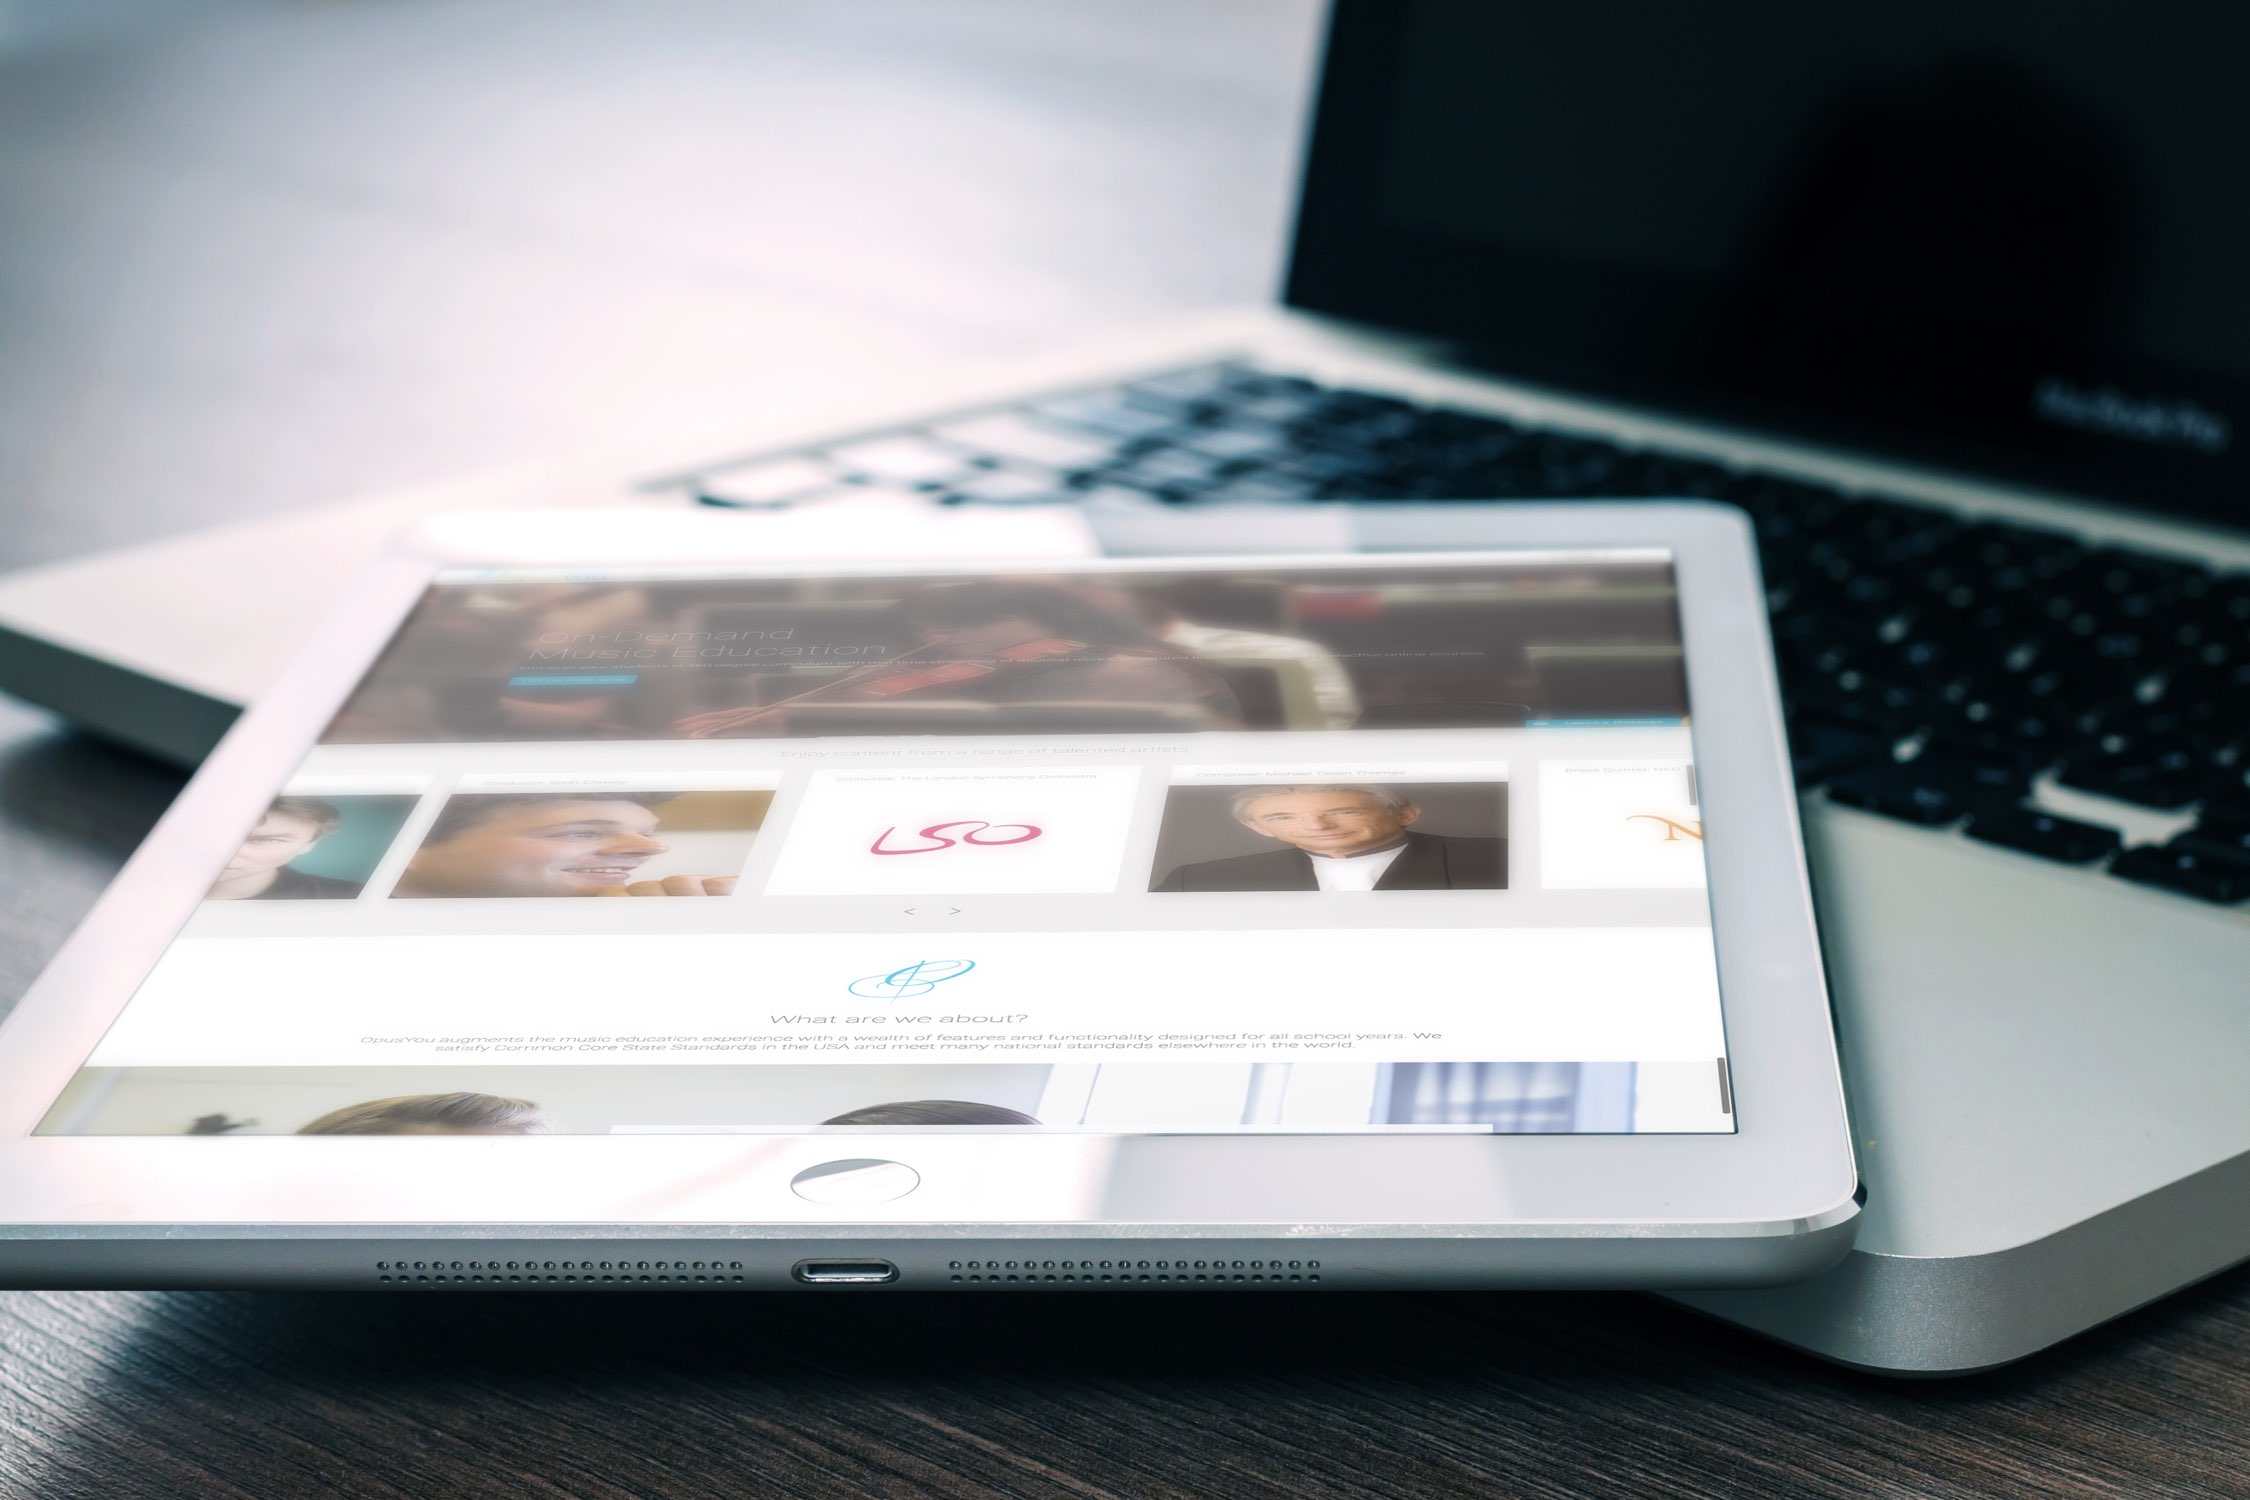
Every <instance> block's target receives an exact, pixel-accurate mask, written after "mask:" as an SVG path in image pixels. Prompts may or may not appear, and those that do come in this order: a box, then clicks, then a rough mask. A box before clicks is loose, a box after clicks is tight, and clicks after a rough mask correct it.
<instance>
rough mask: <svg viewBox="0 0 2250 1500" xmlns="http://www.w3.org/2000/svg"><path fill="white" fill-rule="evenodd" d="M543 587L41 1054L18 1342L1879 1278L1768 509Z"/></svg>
mask: <svg viewBox="0 0 2250 1500" xmlns="http://www.w3.org/2000/svg"><path fill="white" fill-rule="evenodd" d="M1455 514H1459V513H1458V512H1455ZM504 525H505V527H506V528H508V530H507V531H506V533H505V535H506V536H507V537H508V538H511V539H512V544H508V545H503V546H502V547H501V548H500V550H499V551H498V552H497V553H496V552H495V551H494V549H493V547H492V546H491V545H490V542H491V538H490V535H489V534H487V535H486V537H485V544H484V545H482V546H481V547H470V546H466V545H461V544H459V542H458V540H457V538H458V535H459V533H458V532H457V533H455V534H454V535H455V537H456V540H455V541H453V542H446V541H442V540H441V541H438V542H434V543H433V542H432V541H430V540H429V539H428V538H424V539H422V540H420V541H417V542H415V543H411V544H407V545H402V547H401V548H400V549H399V550H398V551H396V552H395V553H394V555H392V556H391V557H390V558H389V559H388V560H387V561H385V562H384V563H383V564H382V565H381V566H379V567H378V568H377V569H375V570H374V571H373V573H372V574H371V575H370V576H369V577H368V578H367V579H366V580H365V582H364V584H363V586H362V587H361V588H360V589H359V590H358V592H357V593H356V594H355V595H353V596H352V597H351V598H350V599H348V600H346V601H344V602H343V604H342V607H341V608H340V610H339V612H338V614H337V615H336V616H335V618H334V619H332V620H331V621H330V622H329V623H328V624H327V625H326V626H325V627H324V628H323V629H321V630H320V631H319V632H318V634H317V635H315V636H314V637H313V638H312V639H310V640H309V641H308V642H307V644H306V648H305V651H304V654H303V656H302V658H301V659H300V660H299V662H298V663H297V665H296V666H295V667H294V669H293V670H292V671H291V672H290V673H289V675H288V676H287V677H286V678H285V679H284V680H283V681H282V682H281V683H280V684H279V686H278V687H277V688H276V689H275V690H274V692H273V693H272V694H271V695H269V697H268V698H267V699H266V700H265V701H263V702H261V703H260V704H259V705H258V706H257V707H256V708H255V709H253V710H252V711H251V712H250V713H249V714H248V715H246V716H245V718H244V719H243V720H242V722H241V723H240V724H239V725H238V726H237V728H236V729H235V730H234V732H233V733H232V734H231V735H230V736H229V737H228V738H227V740H226V741H225V742H224V743H223V744H222V745H221V746H220V748H219V749H218V750H217V751H216V752H215V753H214V755H213V757H212V758H211V760H210V762H209V763H208V764H207V765H206V766H205V767H204V768H203V770H202V771H201V772H200V773H199V774H198V775H197V776H196V778H195V779H194V780H193V782H192V783H190V785H189V786H188V788H187V790H186V791H185V792H184V793H183V795H182V796H181V798H180V800H179V802H178V804H177V805H176V806H175V807H174V809H173V810H172V811H171V812H170V813H169V814H168V815H167V816H166V817H165V818H164V820H163V821H162V823H161V824H160V825H159V826H158V827H157V829H156V830H155V832H154V833H153V834H152V835H151V836H150V838H149V840H148V842H147V844H146V845H145V846H144V847H143V848H142V849H141V850H140V852H139V853H138V854H137V855H135V857H134V858H133V860H132V861H131V862H130V864H129V865H128V866H127V868H126V869H125V871H124V872H123V873H122V874H121V875H120V877H119V878H118V880H117V882H116V884H115V885H114V887H113V888H112V889H111V891H110V892H109V893H108V894H107V895H106V896H105V897H104V899H103V900H102V902H101V903H100V905H99V906H98V907H97V909H96V910H95V912H94V913H93V915H92V916H91V917H90V918H89V919H88V921H87V922H86V924H85V926H84V928H83V929H82V930H81V931H80V932H79V933H78V934H77V936H76V937H75V938H74V939H73V940H72V942H71V943H70V944H69V945H68V947H67V948H66V949H65V951H64V952H63V953H62V955H61V956H60V957H59V958H58V959H57V960H56V962H55V963H54V964H53V966H52V967H51V969H50V970H49V972H48V973H47V975H46V976H45V977H44V978H43V979H42V981H41V982H40V983H39V985H38V986H37V987H36V988H35V989H34V991H33V993H32V994H30V995H29V996H28V997H27V998H26V999H25V1000H24V1002H23V1003H22V1005H21V1006H20V1007H19V1008H18V1011H17V1013H16V1014H15V1015H14V1016H13V1018H12V1019H11V1020H10V1021H9V1023H8V1024H7V1026H6V1027H5V1029H4V1030H0V1281H4V1282H6V1283H7V1284H12V1285H72V1286H220V1285H304V1286H355V1287H384V1286H388V1287H396V1288H436V1287H475V1286H485V1287H532V1286H537V1287H560V1286H575V1287H605V1286H618V1287H623V1286H634V1287H641V1286H648V1287H656V1286H664V1287H689V1288H693V1287H726V1288H741V1289H746V1290H747V1289H755V1288H785V1287H806V1286H831V1287H842V1286H849V1287H859V1288H892V1289H913V1288H923V1289H940V1290H944V1289H961V1290H967V1289H987V1288H1008V1287H1018V1288H1021V1287H1032V1286H1038V1287H1062V1286H1071V1287H1090V1288H1101V1287H1113V1288H1125V1287H1134V1288H1150V1287H1174V1288H1194V1287H1262V1288H1308V1289H1309V1288H1316V1287H1318V1288H1338V1287H1378V1286H1380V1287H1416V1286H1426V1287H1471V1286H1527V1285H1584V1286H1659V1285H1666V1286H1685V1285H1721V1284H1755V1283H1765V1282H1773V1281H1779V1280H1786V1279H1789V1278H1793V1277H1798V1276H1803V1275H1808V1274H1811V1273H1813V1272H1815V1271H1817V1270H1819V1269H1822V1268H1823V1267H1825V1266H1826V1265H1828V1264H1830V1263H1832V1262H1833V1261H1834V1260H1836V1259H1837V1258H1838V1257H1839V1256H1840V1255H1842V1253H1843V1252H1844V1251H1845V1249H1846V1248H1847V1247H1848V1241H1849V1237H1850V1233H1851V1230H1852V1227H1853V1221H1854V1219H1855V1215H1856V1212H1857V1208H1856V1204H1855V1197H1854V1195H1855V1192H1856V1188H1857V1179H1856V1173H1855V1170H1854V1166H1853V1160H1852V1152H1851V1145H1850V1140H1849V1136H1848V1132H1847V1129H1846V1125H1845V1118H1844V1106H1843V1099H1842V1093H1841V1089H1840V1086H1839V1082H1838V1075H1837V1063H1836V1055H1835V1050H1834V1044H1833V1040H1832V1036H1831V1032H1830V1027H1829V1019H1828V1009H1827V1000H1826V994H1825V991H1824V988H1823V983H1822V977H1821V968H1820V962H1819V957H1818V950H1817V946H1816V941H1815V932H1814V927H1813V917H1812V910H1811V905H1810V901H1809V899H1808V893H1807V889H1806V881H1805V875H1804V866H1803V860H1802V856H1801V852H1800V849H1799V843H1798V830H1797V819H1796V810H1795V805H1794V802H1793V798H1792V792H1791V782H1790V778H1789V775H1788V772H1787V758H1786V755H1785V752H1784V745H1783V739H1782V732H1781V726H1780V718H1779V708H1778V700H1777V697H1776V691H1775V687H1774V679H1773V674H1772V670H1771V666H1770V649H1769V644H1768V640H1767V637H1766V628H1765V616H1764V611H1763V609H1762V598H1761V592H1760V586H1759V582H1758V577H1757V571H1756V565H1755V562H1754V559H1753V556H1752V552H1751V547H1750V537H1749V532H1748V529H1747V527H1746V526H1745V525H1744V524H1743V522H1742V521H1741V519H1740V518H1739V517H1738V516H1737V515H1736V514H1735V513H1734V512H1732V511H1728V510H1725V509H1721V508H1717V507H1707V506H1698V505H1674V504H1639V505H1574V506H1522V507H1501V508H1490V509H1487V510H1485V511H1483V512H1481V519H1480V522H1479V530H1478V533H1477V534H1478V536H1479V537H1480V538H1481V544H1480V547H1479V550H1476V551H1398V552H1386V553H1380V554H1359V555H1301V554H1298V555H1292V554H1273V555H1241V556H1192V557H1171V558H1136V559H1125V560H1119V559H1096V558H1088V557H1014V558H997V559H983V560H975V561H971V560H965V559H947V558H932V557H929V556H923V557H920V558H919V559H917V560H912V561H896V560H871V559H865V558H860V559H844V560H834V561H828V562H821V563H811V562H797V563H787V564H785V563H780V562H776V561H774V560H772V558H771V557H770V555H769V556H767V557H765V558H763V559H761V558H760V557H759V556H758V555H757V553H756V551H755V550H754V549H756V548H757V547H758V546H759V534H758V530H757V528H754V527H744V526H742V525H741V523H740V521H739V520H738V519H737V518H731V517H713V518H708V521H707V522H706V523H702V524H701V525H700V527H699V529H696V530H693V531H682V532H677V533H672V532H667V533H664V534H662V535H661V536H660V537H655V538H654V539H652V534H651V533H649V531H648V522H647V518H645V517H635V518H632V519H631V520H630V521H629V522H620V523H618V526H619V527H620V528H622V527H624V526H626V525H629V526H630V527H632V528H634V531H635V532H636V533H638V535H637V537H636V539H635V540H634V541H633V542H631V543H630V544H628V543H626V542H622V541H620V540H619V539H618V537H619V535H622V534H624V533H623V532H622V531H618V532H616V533H615V534H613V533H612V531H611V530H610V529H605V528H604V527H603V526H602V525H601V523H600V522H599V520H598V519H589V518H588V517H587V516H585V515H583V514H580V515H577V516H573V517H569V518H559V517H558V518H553V519H546V518H539V517H526V516H521V515H519V516H516V517H514V518H511V519H510V520H508V521H507V522H505V523H504ZM1407 530H1408V531H1409V532H1411V530H1412V528H1411V527H1408V528H1407ZM438 535H439V536H440V537H443V536H444V535H445V533H443V532H442V531H441V532H440V533H438ZM863 540H864V541H865V544H866V545H867V546H869V547H870V548H876V547H880V546H882V545H883V538H882V537H880V536H876V537H869V538H865V539H863ZM480 551H481V554H482V555H478V554H479V553H480ZM495 557H498V559H499V560H497V561H496V560H495Z"/></svg>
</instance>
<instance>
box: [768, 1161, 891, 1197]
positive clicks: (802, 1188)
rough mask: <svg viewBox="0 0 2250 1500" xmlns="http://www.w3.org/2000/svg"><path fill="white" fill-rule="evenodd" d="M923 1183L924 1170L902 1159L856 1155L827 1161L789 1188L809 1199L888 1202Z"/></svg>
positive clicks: (805, 1172) (791, 1182) (801, 1175)
mask: <svg viewBox="0 0 2250 1500" xmlns="http://www.w3.org/2000/svg"><path fill="white" fill-rule="evenodd" d="M921 1185H922V1174H921V1173H919V1172H917V1171H915V1170H914V1169H913V1168H912V1167H910V1166H908V1165H906V1163H904V1162H899V1161H879V1160H877V1159H876V1158H874V1157H872V1156H855V1157H852V1158H850V1159H849V1160H847V1161H824V1162H822V1163H821V1164H820V1165H819V1166H817V1167H807V1168H805V1170H803V1171H802V1172H799V1173H798V1174H797V1175H796V1176H794V1177H792V1178H790V1179H789V1190H790V1191H791V1192H793V1193H795V1194H796V1195H797V1196H798V1197H800V1198H802V1199H804V1200H805V1201H806V1202H808V1203H832V1204H853V1203H888V1202H890V1201H891V1200H892V1199H893V1198H903V1197H905V1196H906V1195H907V1194H908V1193H911V1192H913V1191H914V1190H915V1189H916V1188H918V1187H920V1186H921Z"/></svg>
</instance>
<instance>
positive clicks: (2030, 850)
mask: <svg viewBox="0 0 2250 1500" xmlns="http://www.w3.org/2000/svg"><path fill="white" fill-rule="evenodd" d="M1966 831H1967V833H1968V835H1969V837H1970V838H1973V839H1982V840H1983V841H1984V842H1985V843H1988V844H2001V845H2004V846H2006V847H2007V848H2010V849H2019V850H2021V851H2022V852H2024V853H2025V854H2036V855H2038V856H2039V857H2040V858H2041V859H2052V860H2059V861H2061V862H2062V863H2063V864H2066V865H2090V864H2092V863H2094V862H2095V861H2096V860H2102V859H2107V858H2109V856H2111V855H2112V854H2115V853H2116V852H2117V850H2118V849H2119V847H2120V846H2121V845H2122V843H2123V840H2122V839H2121V838H2120V837H2119V835H2118V832H2117V830H2116V829H2114V828H2109V827H2105V826H2103V825H2102V824H2100V823H2081V822H2079V821H2078V820H2077V819H2075V818H2058V817H2056V816H2055V815H2054V814H2053V813H2046V812H2040V811H2038V810H2037V809H2036V808H2029V807H2008V808H1980V809H1979V810H1977V811H1976V812H1974V813H1971V814H1970V815H1969V826H1968V828H1967V830H1966Z"/></svg>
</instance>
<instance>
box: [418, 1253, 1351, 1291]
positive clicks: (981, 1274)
mask: <svg viewBox="0 0 2250 1500" xmlns="http://www.w3.org/2000/svg"><path fill="white" fill-rule="evenodd" d="M374 1276H375V1281H376V1284H377V1285H380V1286H390V1287H399V1288H404V1289H410V1290H411V1289H423V1290H434V1289H436V1288H439V1287H511V1286H513V1287H533V1286H536V1287H577V1288H583V1289H587V1290H599V1289H601V1288H603V1287H608V1288H612V1289H615V1290H620V1291H622V1290H626V1289H628V1288H630V1289H636V1290H637V1289H640V1288H644V1287H645V1288H650V1289H654V1288H657V1287H665V1288H670V1289H675V1290H676V1289H687V1290H693V1289H694V1288H696V1287H706V1288H716V1287H740V1286H750V1285H767V1284H769V1283H770V1284H771V1285H775V1286H781V1285H786V1284H788V1283H787V1277H786V1274H782V1275H776V1276H772V1277H767V1276H762V1275H760V1274H758V1272H757V1271H756V1270H755V1269H754V1268H746V1267H745V1266H744V1265H743V1263H742V1262H741V1261H739V1260H640V1259H630V1260H628V1259H624V1258H622V1257H612V1258H611V1259H608V1260H583V1259H580V1260H525V1259H520V1258H519V1259H516V1260H436V1259H431V1258H428V1257H425V1258H423V1259H421V1260H379V1261H376V1262H375V1267H374ZM902 1280H903V1281H904V1283H905V1284H906V1285H909V1286H913V1285H921V1286H925V1287H927V1286H934V1285H941V1284H942V1285H945V1286H955V1287H960V1288H963V1289H964V1290H965V1289H967V1288H970V1287H976V1288H979V1289H986V1288H994V1287H1000V1288H1006V1287H1016V1288H1020V1289H1029V1288H1032V1287H1041V1288H1044V1287H1056V1288H1061V1287H1078V1288H1085V1287H1093V1288H1097V1289H1098V1288H1102V1287H1109V1288H1113V1289H1117V1290H1125V1289H1135V1290H1138V1289H1141V1288H1150V1289H1153V1288H1156V1287H1169V1288H1174V1289H1177V1288H1182V1287H1185V1288H1194V1287H1199V1286H1200V1287H1207V1288H1218V1287H1230V1288H1231V1287H1245V1288H1247V1287H1259V1288H1267V1289H1281V1288H1289V1287H1296V1288H1300V1289H1302V1288H1310V1287H1317V1286H1319V1285H1320V1262H1319V1261H1317V1260H1222V1259H1218V1258H1215V1257H1214V1258H1206V1259H1202V1260H1182V1259H1163V1260H1159V1259H1142V1258H1140V1257H1137V1256H1129V1255H1118V1256H1114V1257H1112V1258H1110V1259H1106V1260H1105V1259H1090V1260H1088V1259H1082V1260H1046V1259H1028V1258H1027V1259H1021V1260H955V1261H948V1262H947V1263H946V1266H945V1280H944V1282H943V1283H939V1282H937V1281H936V1279H935V1278H934V1277H933V1276H931V1275H929V1274H927V1273H924V1274H921V1275H917V1274H915V1273H914V1271H913V1270H912V1269H911V1268H909V1269H908V1271H907V1274H906V1275H905V1276H904V1277H903V1278H902ZM894 1284H895V1283H894Z"/></svg>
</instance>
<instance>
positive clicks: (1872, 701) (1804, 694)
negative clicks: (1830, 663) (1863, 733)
mask: <svg viewBox="0 0 2250 1500" xmlns="http://www.w3.org/2000/svg"><path fill="white" fill-rule="evenodd" d="M1830 654H1831V655H1837V654H1842V652H1841V649H1840V648H1836V649H1832V651H1831V653H1830ZM1789 697H1790V701H1791V702H1792V703H1794V704H1795V705H1796V706H1797V707H1799V708H1801V709H1804V710H1805V711H1807V712H1809V713H1812V714H1815V715H1817V716H1819V717H1821V718H1826V719H1835V720H1839V721H1841V722H1843V723H1846V724H1864V725H1866V726H1867V727H1868V728H1869V729H1871V730H1874V731H1876V732H1877V733H1881V734H1887V735H1889V736H1891V737H1892V738H1893V739H1897V738H1899V737H1901V736H1903V735H1906V734H1910V733H1912V732H1913V731H1914V730H1917V729H1920V728H1922V727H1924V726H1925V725H1928V724H1930V723H1931V722H1932V721H1934V720H1935V719H1936V718H1937V716H1938V711H1939V707H1938V701H1937V697H1936V695H1935V694H1934V693H1932V692H1930V691H1928V690H1927V689H1925V688H1923V687H1920V686H1918V685H1916V684H1914V683H1910V682H1896V681H1890V680H1887V679H1883V678H1878V677H1873V676H1870V675H1869V674H1868V673H1866V672H1863V671H1860V670H1858V669H1857V668H1854V667H1845V668H1844V669H1843V670H1841V671H1839V672H1837V673H1836V675H1835V676H1834V677H1831V678H1829V679H1828V680H1827V681H1825V682H1814V683H1805V684H1803V685H1802V686H1793V687H1792V688H1791V689H1790V694H1789Z"/></svg>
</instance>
